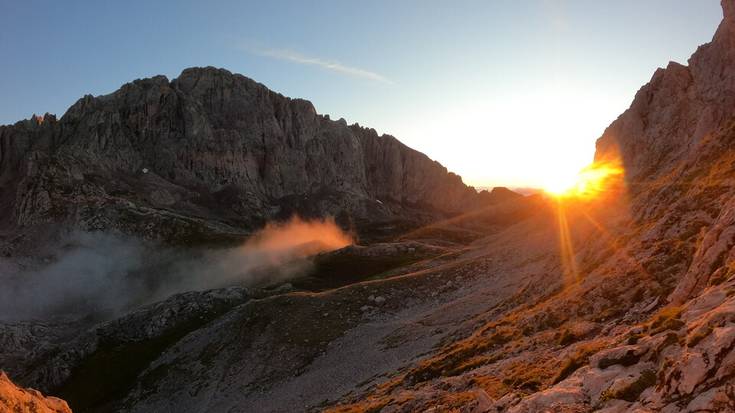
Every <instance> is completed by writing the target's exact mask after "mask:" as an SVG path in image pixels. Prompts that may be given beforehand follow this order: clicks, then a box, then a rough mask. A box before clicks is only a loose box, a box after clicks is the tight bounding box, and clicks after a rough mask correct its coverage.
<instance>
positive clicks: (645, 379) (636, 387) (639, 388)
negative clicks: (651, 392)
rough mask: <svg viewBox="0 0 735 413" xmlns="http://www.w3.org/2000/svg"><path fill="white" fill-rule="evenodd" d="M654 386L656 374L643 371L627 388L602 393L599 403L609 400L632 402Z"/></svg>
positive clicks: (651, 371)
mask: <svg viewBox="0 0 735 413" xmlns="http://www.w3.org/2000/svg"><path fill="white" fill-rule="evenodd" d="M654 384H656V372H655V371H653V370H644V371H643V372H642V373H641V375H640V376H639V377H638V378H637V379H636V380H635V381H634V382H632V383H630V384H628V385H627V386H625V387H623V388H620V389H617V390H614V391H611V390H606V391H605V392H603V393H602V396H601V397H600V401H603V402H604V401H607V400H611V399H616V400H625V401H627V402H634V401H636V400H638V397H640V395H641V393H643V392H644V391H645V390H646V389H647V388H649V387H651V386H653V385H654Z"/></svg>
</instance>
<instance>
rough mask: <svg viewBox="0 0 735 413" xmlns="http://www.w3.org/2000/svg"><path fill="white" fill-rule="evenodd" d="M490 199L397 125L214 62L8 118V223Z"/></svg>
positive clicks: (254, 220) (126, 225)
mask: <svg viewBox="0 0 735 413" xmlns="http://www.w3.org/2000/svg"><path fill="white" fill-rule="evenodd" d="M484 201H485V200H484V198H480V197H478V195H477V192H476V191H475V190H474V189H473V188H471V187H467V186H466V185H464V184H463V183H462V180H461V178H460V177H459V176H457V175H454V174H452V173H450V172H448V171H447V170H446V168H444V167H443V166H441V165H440V164H439V163H437V162H435V161H432V160H430V159H429V158H428V157H426V156H425V155H423V154H421V153H419V152H417V151H415V150H412V149H410V148H408V147H406V146H405V145H403V144H402V143H401V142H399V141H398V140H397V139H395V138H394V137H392V136H387V135H383V136H379V135H378V134H377V133H376V132H375V130H373V129H366V128H363V127H360V126H359V125H357V124H355V125H351V126H350V125H347V124H346V122H345V121H344V120H338V121H333V120H330V119H329V117H328V116H322V115H319V114H317V112H316V110H315V109H314V106H313V105H312V104H311V103H310V102H308V101H305V100H302V99H289V98H286V97H284V96H282V95H280V94H278V93H275V92H272V91H270V90H269V89H267V88H266V87H265V86H263V85H261V84H259V83H256V82H255V81H253V80H251V79H248V78H246V77H244V76H241V75H238V74H232V73H230V72H228V71H226V70H223V69H215V68H211V67H207V68H191V69H186V70H184V71H183V72H182V73H181V75H180V76H179V77H178V78H177V79H174V80H172V81H169V80H168V79H166V78H165V77H163V76H156V77H153V78H150V79H142V80H136V81H134V82H132V83H129V84H126V85H124V86H123V87H122V88H120V90H118V91H116V92H114V93H112V94H110V95H106V96H99V97H92V96H85V97H84V98H82V99H80V100H79V101H78V102H76V103H75V104H74V105H73V106H72V107H71V108H69V110H68V111H67V112H66V114H65V115H64V116H63V117H62V118H61V119H58V120H57V119H56V118H55V117H54V116H53V115H45V116H44V117H36V116H34V117H33V118H31V119H29V120H25V121H21V122H18V123H16V124H15V125H12V126H3V127H0V212H1V214H0V215H2V217H3V218H2V220H3V222H2V223H1V224H2V225H3V226H4V227H6V228H7V227H13V226H15V227H32V226H35V225H39V224H48V223H60V222H61V223H64V224H71V225H73V226H76V227H80V228H82V229H87V230H120V231H122V232H127V233H133V234H137V235H143V236H146V237H148V238H157V239H163V240H174V241H176V240H184V241H190V240H195V239H196V238H197V237H203V236H205V235H206V234H211V233H216V234H230V233H239V232H245V233H247V231H248V230H251V229H252V228H256V227H259V226H262V224H263V223H264V222H266V221H268V220H272V219H278V218H284V217H288V216H289V215H292V214H300V215H304V216H307V217H308V216H320V217H321V216H326V215H331V216H335V217H337V219H338V221H339V222H341V223H342V224H343V225H345V226H351V227H352V228H353V229H358V230H361V229H363V228H365V227H367V226H370V225H375V224H376V223H379V222H390V221H411V222H414V223H421V222H425V221H428V220H431V219H435V218H437V217H444V216H448V215H452V214H457V213H461V212H464V211H467V210H470V209H473V208H477V207H478V206H480V205H482V204H483V202H484Z"/></svg>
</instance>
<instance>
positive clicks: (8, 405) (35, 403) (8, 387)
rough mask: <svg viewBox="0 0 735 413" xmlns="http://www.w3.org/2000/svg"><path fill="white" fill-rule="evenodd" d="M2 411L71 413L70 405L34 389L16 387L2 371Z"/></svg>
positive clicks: (17, 412) (0, 383) (0, 399)
mask: <svg viewBox="0 0 735 413" xmlns="http://www.w3.org/2000/svg"><path fill="white" fill-rule="evenodd" d="M0 410H2V411H4V412H16V413H71V409H70V408H69V405H68V404H66V402H65V401H63V400H61V399H57V398H56V397H46V396H44V395H42V394H41V393H40V392H38V391H36V390H33V389H24V388H22V387H18V386H16V385H15V384H14V383H13V382H12V381H10V379H9V378H8V376H7V375H6V374H5V373H4V372H2V371H0Z"/></svg>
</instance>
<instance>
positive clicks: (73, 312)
mask: <svg viewBox="0 0 735 413" xmlns="http://www.w3.org/2000/svg"><path fill="white" fill-rule="evenodd" d="M352 242H353V239H352V237H351V236H350V235H349V234H347V233H345V232H344V231H342V230H341V229H340V228H339V227H338V226H337V225H336V224H335V223H334V220H332V219H325V220H314V221H304V220H301V219H300V218H298V217H294V218H292V219H291V220H289V221H286V222H282V223H270V224H268V225H266V226H265V228H263V229H262V230H260V231H258V232H257V233H255V234H254V235H253V236H252V237H250V238H249V239H248V240H247V241H246V242H245V243H244V244H243V245H241V246H238V247H235V248H228V249H219V250H216V249H179V248H171V247H164V246H161V245H158V244H155V243H152V242H148V241H144V240H141V239H137V238H133V237H126V236H121V235H113V234H107V233H101V232H94V233H89V232H77V233H73V234H71V235H70V236H69V237H68V239H66V240H64V242H63V247H62V250H61V252H60V253H58V254H57V256H56V257H54V258H52V259H50V260H49V261H48V262H44V263H42V264H41V265H39V266H35V267H34V268H33V269H31V270H29V269H19V268H18V266H17V265H14V263H12V262H0V286H2V289H0V319H3V320H24V319H43V318H49V317H52V316H53V317H70V318H79V317H86V316H91V317H95V318H108V317H113V316H115V315H119V314H121V313H123V312H125V311H127V310H130V309H132V308H135V307H137V306H140V305H144V304H148V303H151V302H155V301H159V300H162V299H165V298H167V297H168V296H170V295H172V294H176V293H180V292H185V291H194V290H208V289H213V288H221V287H227V286H270V285H274V284H278V283H282V282H285V281H287V280H288V279H291V278H294V277H298V276H301V275H305V274H306V273H308V272H309V270H310V269H311V265H312V263H311V260H310V259H309V258H310V257H311V256H313V255H315V254H318V253H320V252H325V251H331V250H335V249H338V248H342V247H344V246H347V245H349V244H351V243H352Z"/></svg>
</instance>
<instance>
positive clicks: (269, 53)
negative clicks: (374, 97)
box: [243, 47, 393, 84]
mask: <svg viewBox="0 0 735 413" xmlns="http://www.w3.org/2000/svg"><path fill="white" fill-rule="evenodd" d="M243 49H244V50H246V51H247V52H249V53H253V54H256V55H259V56H265V57H270V58H273V59H278V60H285V61H287V62H292V63H297V64H301V65H308V66H317V67H320V68H322V69H325V70H330V71H332V72H336V73H339V74H343V75H347V76H352V77H358V78H362V79H367V80H372V81H375V82H380V83H387V84H393V82H392V81H390V80H389V79H388V78H386V77H385V76H383V75H381V74H379V73H375V72H372V71H370V70H366V69H361V68H359V67H354V66H347V65H344V64H342V63H340V62H337V61H334V60H326V59H322V58H318V57H313V56H306V55H303V54H301V53H299V52H295V51H293V50H287V49H258V48H252V47H244V48H243Z"/></svg>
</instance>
